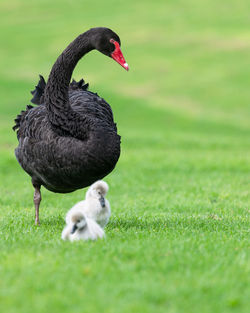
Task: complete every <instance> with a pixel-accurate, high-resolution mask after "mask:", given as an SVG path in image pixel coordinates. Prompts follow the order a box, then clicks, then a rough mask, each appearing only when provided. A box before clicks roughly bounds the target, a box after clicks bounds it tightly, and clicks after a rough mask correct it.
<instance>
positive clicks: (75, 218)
mask: <svg viewBox="0 0 250 313" xmlns="http://www.w3.org/2000/svg"><path fill="white" fill-rule="evenodd" d="M71 221H72V223H73V227H72V230H71V234H74V233H75V232H76V230H77V229H78V230H83V228H84V227H85V226H86V224H87V222H86V219H85V216H84V215H83V214H82V213H81V212H76V213H74V214H73V215H72V216H71Z"/></svg>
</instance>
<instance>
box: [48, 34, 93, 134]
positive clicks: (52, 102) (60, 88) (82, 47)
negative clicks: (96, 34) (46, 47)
mask: <svg viewBox="0 0 250 313" xmlns="http://www.w3.org/2000/svg"><path fill="white" fill-rule="evenodd" d="M90 36H91V30H90V31H87V32H85V33H83V34H81V35H80V36H78V37H77V38H76V39H75V40H74V41H72V42H71V44H70V45H69V46H68V47H67V48H66V49H65V50H64V51H63V52H62V54H61V55H60V56H59V57H58V59H57V60H56V62H55V64H54V65H53V67H52V70H51V72H50V75H49V78H48V82H47V84H46V88H45V92H44V102H45V105H46V107H47V110H48V116H49V120H50V122H51V124H52V125H53V126H55V127H56V128H62V129H63V130H65V131H66V132H67V131H68V127H67V124H68V123H67V121H68V120H75V122H76V121H77V120H78V119H79V117H78V116H76V114H75V112H73V110H72V109H71V106H70V103H69V95H68V88H69V84H70V80H71V76H72V73H73V70H74V68H75V66H76V64H77V62H78V61H79V60H80V59H81V58H82V57H83V56H84V55H85V54H86V53H88V52H89V51H91V50H93V49H94V47H93V45H92V44H91V40H90ZM70 132H71V131H70Z"/></svg>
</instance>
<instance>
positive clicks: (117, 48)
mask: <svg viewBox="0 0 250 313" xmlns="http://www.w3.org/2000/svg"><path fill="white" fill-rule="evenodd" d="M110 42H112V43H113V44H114V45H115V50H114V51H113V52H112V53H111V57H112V58H113V59H114V60H115V61H116V62H117V63H119V64H120V65H121V66H122V67H124V68H125V70H126V71H128V70H129V67H128V63H127V62H126V61H125V59H124V56H123V54H122V52H121V49H120V45H119V43H118V42H117V41H115V40H114V39H110Z"/></svg>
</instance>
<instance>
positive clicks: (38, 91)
mask: <svg viewBox="0 0 250 313" xmlns="http://www.w3.org/2000/svg"><path fill="white" fill-rule="evenodd" d="M39 77H40V79H39V82H38V84H37V86H36V87H35V89H34V90H32V91H31V92H30V93H31V94H32V95H33V98H32V99H31V100H30V101H31V102H32V103H34V104H41V103H42V102H41V99H42V96H43V93H44V90H45V87H46V82H45V79H44V78H43V76H42V75H39Z"/></svg>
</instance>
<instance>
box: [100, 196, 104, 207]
mask: <svg viewBox="0 0 250 313" xmlns="http://www.w3.org/2000/svg"><path fill="white" fill-rule="evenodd" d="M99 201H100V203H101V206H102V208H105V199H104V197H103V196H101V197H100V198H99Z"/></svg>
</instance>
